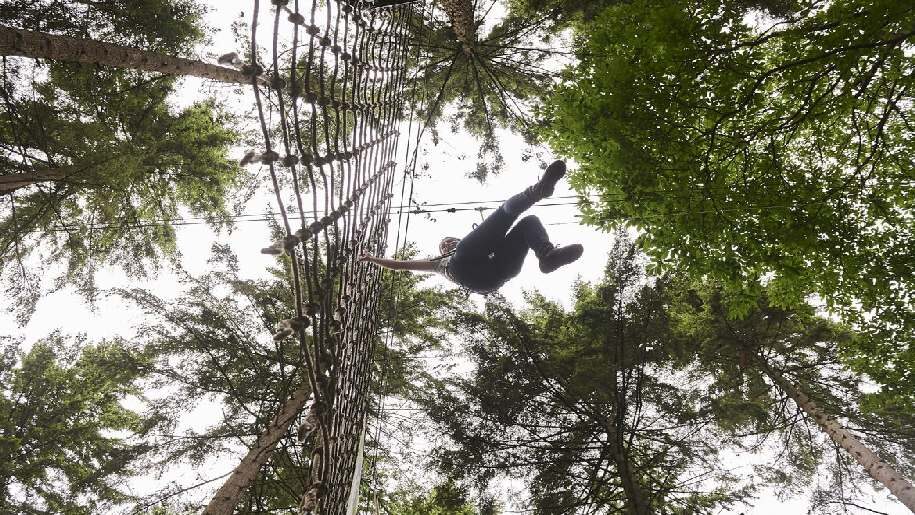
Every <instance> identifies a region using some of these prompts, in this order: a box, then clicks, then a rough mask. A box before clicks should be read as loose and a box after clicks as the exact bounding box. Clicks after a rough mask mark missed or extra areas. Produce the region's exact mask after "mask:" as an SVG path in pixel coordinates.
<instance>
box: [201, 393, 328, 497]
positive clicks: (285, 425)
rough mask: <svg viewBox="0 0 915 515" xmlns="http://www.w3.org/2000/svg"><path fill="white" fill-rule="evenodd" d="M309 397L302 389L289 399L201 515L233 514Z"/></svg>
mask: <svg viewBox="0 0 915 515" xmlns="http://www.w3.org/2000/svg"><path fill="white" fill-rule="evenodd" d="M309 393H310V390H309V389H307V388H302V389H301V390H297V391H296V392H295V393H293V394H292V397H290V398H289V400H288V401H286V404H284V405H283V408H282V409H280V412H279V413H277V414H276V416H275V417H273V421H271V422H270V425H269V426H267V429H266V430H264V432H263V433H261V435H260V436H259V437H258V438H257V441H256V442H255V443H254V446H252V447H251V450H249V451H248V454H247V455H246V456H245V457H244V458H242V460H241V462H240V463H239V464H238V466H237V467H235V470H234V471H233V472H232V475H230V476H229V478H228V479H226V482H225V483H223V485H222V486H221V487H219V490H217V491H216V493H215V494H214V495H213V499H211V500H210V504H209V505H207V508H206V511H204V514H205V515H231V514H232V513H234V511H235V506H236V505H237V504H238V501H239V499H240V498H241V494H242V493H243V492H244V491H245V490H247V488H248V487H249V486H251V482H252V481H254V477H255V476H256V475H257V471H258V470H259V469H260V468H261V466H263V465H264V463H267V460H268V459H269V458H270V455H271V454H273V449H274V448H275V447H276V444H277V442H279V441H280V438H282V437H283V435H285V434H286V431H288V430H289V426H290V425H291V424H292V421H293V420H295V417H296V415H298V414H299V413H300V412H301V411H302V408H304V406H305V402H306V401H307V400H308V395H309Z"/></svg>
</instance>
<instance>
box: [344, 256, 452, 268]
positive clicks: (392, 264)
mask: <svg viewBox="0 0 915 515" xmlns="http://www.w3.org/2000/svg"><path fill="white" fill-rule="evenodd" d="M359 261H367V262H369V263H374V264H376V265H378V266H380V267H384V268H389V269H391V270H412V271H414V272H435V271H436V270H437V269H438V261H433V260H431V259H412V260H408V261H404V260H401V259H385V258H379V257H375V256H369V255H368V254H366V255H363V256H361V257H360V258H359Z"/></svg>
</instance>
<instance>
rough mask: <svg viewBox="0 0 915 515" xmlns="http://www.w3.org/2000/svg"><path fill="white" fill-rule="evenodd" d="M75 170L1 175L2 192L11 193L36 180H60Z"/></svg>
mask: <svg viewBox="0 0 915 515" xmlns="http://www.w3.org/2000/svg"><path fill="white" fill-rule="evenodd" d="M74 171H75V170H68V169H57V170H40V171H34V172H24V173H14V174H10V175H0V193H11V192H13V191H16V190H18V189H19V188H23V187H25V186H29V185H31V184H35V183H36V182H47V181H59V180H61V179H65V178H66V177H67V175H69V174H70V173H71V172H74Z"/></svg>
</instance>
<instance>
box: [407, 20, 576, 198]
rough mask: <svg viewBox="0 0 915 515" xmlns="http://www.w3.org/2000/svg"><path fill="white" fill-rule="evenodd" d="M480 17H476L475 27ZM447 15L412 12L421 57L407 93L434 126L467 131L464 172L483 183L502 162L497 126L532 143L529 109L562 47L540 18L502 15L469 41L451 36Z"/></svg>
mask: <svg viewBox="0 0 915 515" xmlns="http://www.w3.org/2000/svg"><path fill="white" fill-rule="evenodd" d="M479 7H480V8H481V9H482V6H479ZM437 14H440V12H437ZM484 14H486V13H483V12H479V13H477V14H476V16H477V17H478V20H477V24H478V25H480V26H482V24H483V23H484V21H486V20H483V19H480V18H481V17H482V16H483V15H484ZM446 20H447V19H445V20H443V19H441V16H430V14H429V13H415V15H414V21H413V24H412V25H411V33H412V34H411V37H412V39H413V42H414V44H415V45H417V46H418V47H419V48H420V49H421V50H422V57H421V58H420V59H419V60H418V61H416V62H411V65H412V66H415V67H416V79H415V80H412V81H410V83H409V85H410V86H411V88H413V89H412V91H409V92H407V93H406V94H405V98H407V99H408V101H409V102H410V103H411V107H412V108H413V109H414V110H415V111H416V112H417V114H418V116H419V118H420V119H422V120H424V121H428V122H429V123H430V124H431V125H432V126H433V131H435V129H434V127H435V126H436V125H437V124H439V123H440V122H443V121H444V122H446V123H447V124H448V125H449V126H450V129H451V131H452V132H457V131H459V130H465V131H467V132H468V133H469V134H471V135H472V136H474V137H476V138H477V139H478V140H479V141H480V150H479V153H478V156H477V158H478V160H477V162H476V168H475V169H474V170H472V171H470V173H469V174H468V175H469V176H471V177H473V178H475V179H477V180H480V181H483V180H485V179H486V177H487V175H489V174H490V173H494V174H497V173H499V171H500V169H501V168H502V166H503V156H502V150H501V148H500V142H499V135H498V133H499V131H500V130H504V129H509V130H512V131H514V132H516V133H518V134H520V135H522V136H523V137H524V139H525V141H526V142H527V143H529V144H533V143H534V142H535V141H536V133H535V130H534V127H535V125H536V124H535V121H534V119H533V117H532V116H531V113H530V111H531V109H530V106H531V103H532V102H533V100H534V99H535V98H537V97H538V96H539V95H540V93H541V92H542V91H543V90H544V88H545V87H547V86H549V85H550V84H551V83H552V81H553V80H554V77H555V76H556V72H555V70H554V69H553V68H554V67H553V66H551V59H552V60H555V59H556V58H561V57H562V56H563V54H564V52H562V51H561V50H557V49H555V48H551V45H549V43H551V42H553V39H552V38H553V36H552V35H551V34H550V33H549V32H547V31H545V30H544V27H543V25H542V23H543V21H544V20H543V19H542V18H541V17H530V16H520V15H519V16H516V15H507V16H505V17H504V18H502V19H501V20H499V21H498V22H496V23H493V24H492V25H491V27H490V28H489V29H488V31H487V32H486V34H485V35H482V36H480V37H479V38H478V39H476V40H475V41H473V42H472V44H471V45H469V46H465V45H464V44H463V43H461V42H460V41H458V40H457V39H456V36H455V34H454V31H453V29H452V27H451V26H450V24H448V22H447V21H446ZM410 57H411V58H414V55H413V52H411V53H410ZM438 140H439V135H438V133H437V131H436V132H434V142H435V143H436V144H437V143H438Z"/></svg>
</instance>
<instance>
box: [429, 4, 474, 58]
mask: <svg viewBox="0 0 915 515" xmlns="http://www.w3.org/2000/svg"><path fill="white" fill-rule="evenodd" d="M438 3H439V5H440V6H441V8H442V10H443V11H445V14H446V15H447V16H448V19H449V20H451V29H452V30H454V35H455V36H457V40H458V41H460V42H461V43H463V44H464V45H465V48H467V47H473V44H474V43H476V39H477V34H476V26H475V25H474V23H473V3H472V2H471V1H470V0H438Z"/></svg>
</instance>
